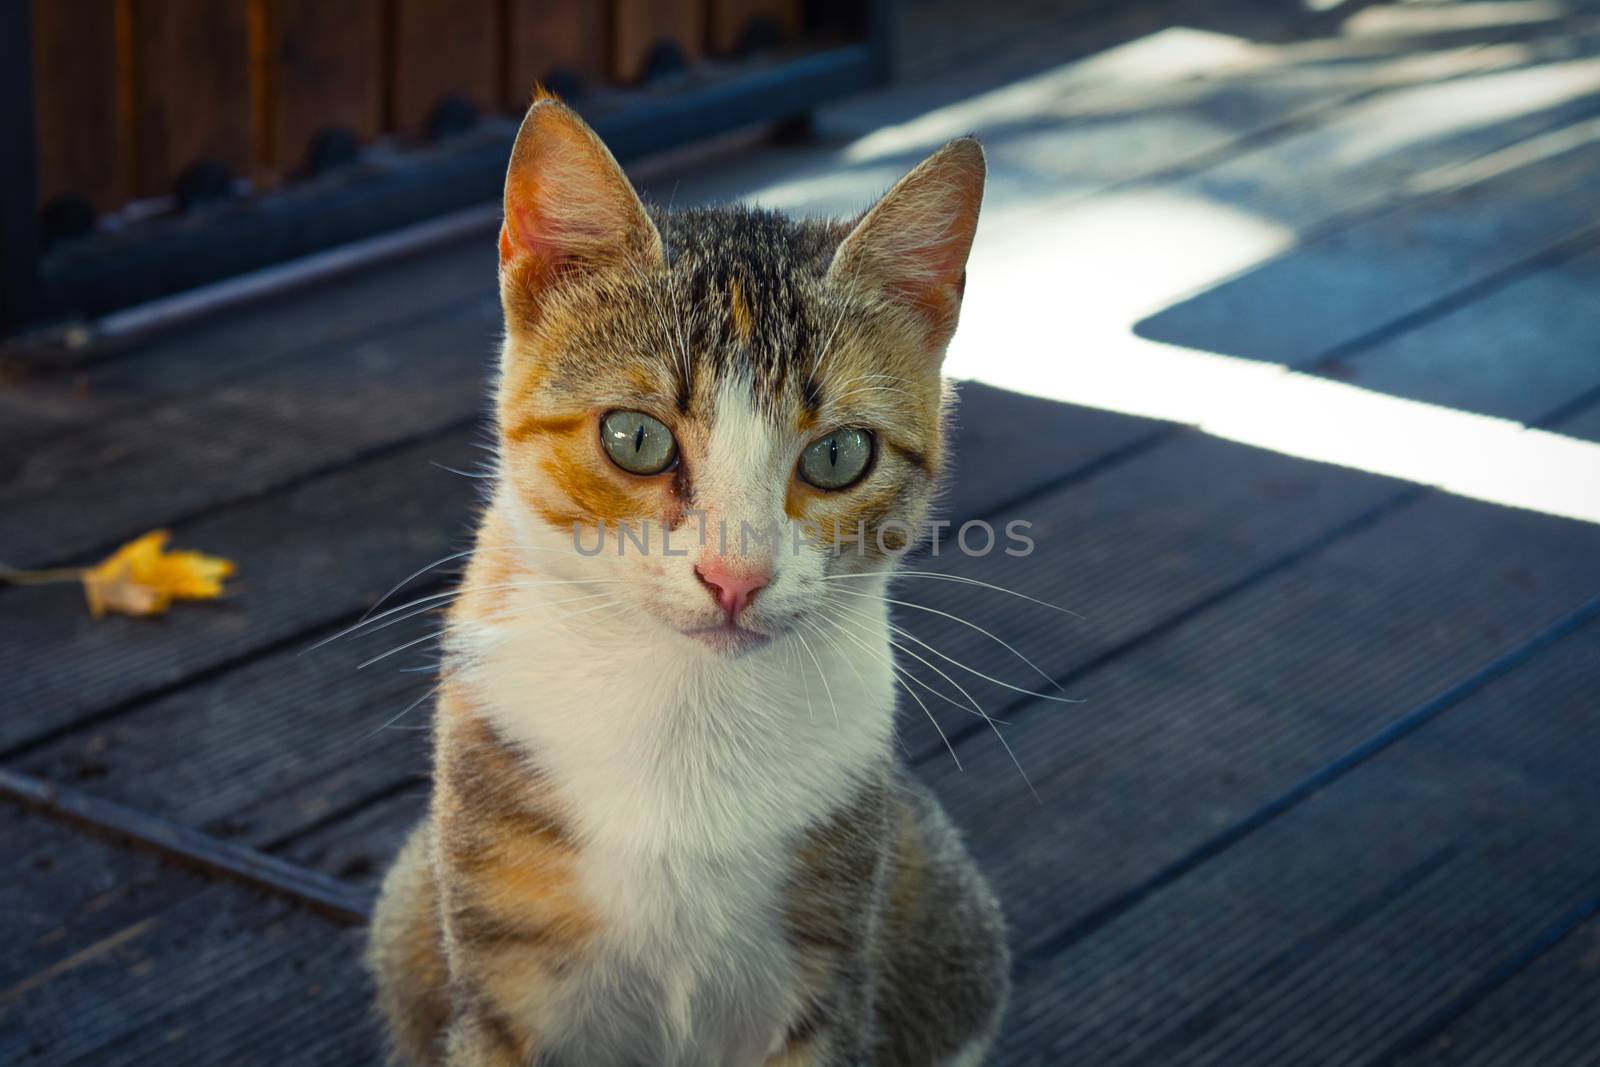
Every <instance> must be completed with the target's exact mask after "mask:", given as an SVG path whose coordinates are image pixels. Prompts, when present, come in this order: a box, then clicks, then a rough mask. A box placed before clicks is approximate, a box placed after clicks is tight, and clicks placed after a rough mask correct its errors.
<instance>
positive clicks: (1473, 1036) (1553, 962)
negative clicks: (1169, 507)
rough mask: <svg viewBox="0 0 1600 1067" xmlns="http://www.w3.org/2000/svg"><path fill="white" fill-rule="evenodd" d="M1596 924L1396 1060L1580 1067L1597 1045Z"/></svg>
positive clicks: (1409, 1064) (1463, 1066)
mask: <svg viewBox="0 0 1600 1067" xmlns="http://www.w3.org/2000/svg"><path fill="white" fill-rule="evenodd" d="M1597 960H1600V919H1593V918H1592V919H1589V920H1588V921H1587V922H1585V923H1583V924H1582V925H1581V926H1579V927H1578V928H1577V929H1575V930H1573V931H1572V932H1571V933H1569V934H1568V935H1566V936H1565V937H1563V938H1562V939H1561V940H1560V941H1559V942H1557V943H1556V944H1555V945H1554V946H1553V947H1551V948H1550V949H1549V950H1548V951H1547V952H1545V953H1543V954H1541V955H1540V956H1539V957H1538V958H1537V959H1535V960H1534V961H1533V962H1532V963H1531V964H1530V965H1529V966H1528V967H1527V969H1526V970H1525V971H1522V972H1520V973H1518V974H1516V975H1514V976H1512V977H1511V978H1510V980H1509V981H1508V982H1506V983H1505V985H1504V986H1503V987H1501V988H1498V989H1495V990H1494V991H1493V992H1492V993H1490V994H1489V995H1488V996H1486V997H1485V998H1483V1000H1482V1001H1481V1002H1479V1003H1477V1004H1474V1005H1472V1006H1471V1007H1470V1008H1469V1009H1468V1010H1467V1011H1466V1012H1465V1013H1464V1014H1463V1015H1461V1016H1460V1017H1459V1018H1457V1019H1453V1020H1451V1021H1450V1023H1449V1024H1448V1025H1446V1026H1445V1027H1444V1028H1443V1029H1442V1030H1441V1031H1439V1032H1438V1033H1437V1034H1433V1035H1431V1036H1429V1037H1428V1038H1427V1039H1426V1040H1425V1041H1424V1042H1423V1043H1422V1044H1421V1045H1420V1046H1419V1047H1418V1048H1417V1049H1415V1050H1414V1051H1413V1052H1411V1053H1410V1054H1408V1055H1406V1056H1404V1057H1403V1058H1402V1059H1400V1060H1398V1061H1397V1062H1398V1063H1399V1064H1401V1065H1403V1067H1423V1065H1427V1067H1445V1065H1447V1064H1448V1065H1450V1067H1521V1065H1523V1064H1534V1063H1537V1064H1541V1065H1548V1067H1583V1064H1584V1063H1585V1061H1586V1060H1588V1059H1591V1058H1592V1057H1593V1054H1594V1049H1595V1047H1596V1044H1597V1043H1600V1020H1597V1019H1596V1018H1595V1014H1594V1005H1595V1003H1596V999H1597V998H1600V967H1597V966H1596V965H1595V964H1596V961H1597Z"/></svg>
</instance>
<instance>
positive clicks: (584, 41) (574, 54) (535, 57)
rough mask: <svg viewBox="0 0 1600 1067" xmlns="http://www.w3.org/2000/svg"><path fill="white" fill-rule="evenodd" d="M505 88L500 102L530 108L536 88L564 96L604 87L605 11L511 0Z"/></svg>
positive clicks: (588, 4) (578, 0) (588, 0)
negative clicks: (602, 84)
mask: <svg viewBox="0 0 1600 1067" xmlns="http://www.w3.org/2000/svg"><path fill="white" fill-rule="evenodd" d="M507 17H508V23H509V24H508V25H507V27H506V50H507V59H506V84H505V86H504V87H503V89H502V90H501V95H500V103H501V105H502V106H503V107H505V108H508V109H510V110H511V111H514V112H521V111H522V109H524V108H526V107H527V106H528V103H529V101H530V100H531V99H532V96H533V89H534V86H535V85H538V84H544V85H547V86H549V87H551V88H553V89H556V90H559V91H561V92H570V91H571V90H572V89H573V88H574V87H575V88H577V89H579V90H580V91H582V90H587V89H592V88H595V87H597V86H598V85H599V83H600V81H601V79H602V78H604V77H605V74H606V8H605V5H604V4H599V3H594V2H592V0H508V4H507Z"/></svg>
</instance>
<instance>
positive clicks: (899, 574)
mask: <svg viewBox="0 0 1600 1067" xmlns="http://www.w3.org/2000/svg"><path fill="white" fill-rule="evenodd" d="M880 574H886V575H888V576H889V577H891V578H926V579H928V580H930V581H940V582H959V583H961V584H962V585H976V586H980V587H982V588H984V589H990V590H993V591H994V592H996V593H1004V594H1005V595H1006V596H1014V597H1017V598H1018V599H1020V600H1026V601H1027V602H1028V603H1030V604H1037V605H1039V606H1040V607H1041V608H1049V609H1050V610H1051V611H1059V612H1061V614H1063V615H1070V616H1072V617H1073V618H1074V619H1077V620H1078V621H1080V622H1082V621H1085V620H1084V617H1083V616H1082V615H1079V614H1078V613H1077V612H1076V611H1072V610H1071V609H1069V608H1064V607H1061V606H1060V605H1059V604H1052V603H1050V602H1049V601H1048V600H1040V599H1038V598H1037V597H1031V596H1029V595H1028V594H1027V593H1019V592H1017V591H1016V590H1015V589H1007V588H1006V587H1005V586H1003V585H995V584H994V583H993V582H985V581H980V580H979V579H977V578H968V577H966V576H965V575H961V574H941V573H940V572H939V571H901V570H886V571H862V572H861V573H859V574H824V575H823V576H822V580H823V581H825V582H831V581H834V580H836V579H841V578H871V577H874V576H876V575H880Z"/></svg>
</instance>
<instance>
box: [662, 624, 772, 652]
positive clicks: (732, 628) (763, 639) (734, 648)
mask: <svg viewBox="0 0 1600 1067" xmlns="http://www.w3.org/2000/svg"><path fill="white" fill-rule="evenodd" d="M679 633H681V634H683V635H684V636H685V637H692V638H694V639H695V640H696V641H699V642H700V643H701V644H703V645H705V646H706V647H707V648H709V649H711V650H712V651H713V652H718V653H721V654H722V655H724V656H742V655H744V654H745V653H746V652H753V651H754V650H756V649H758V648H760V647H761V646H762V645H765V644H766V643H767V642H769V641H771V640H772V635H771V634H763V633H757V632H756V631H754V630H747V629H745V628H744V627H743V626H740V625H739V624H738V623H735V622H724V623H721V624H719V625H717V626H696V627H693V628H691V629H688V630H680V631H679Z"/></svg>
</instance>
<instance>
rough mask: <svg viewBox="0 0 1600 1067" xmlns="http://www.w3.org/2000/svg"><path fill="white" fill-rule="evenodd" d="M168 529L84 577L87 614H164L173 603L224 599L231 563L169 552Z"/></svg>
mask: <svg viewBox="0 0 1600 1067" xmlns="http://www.w3.org/2000/svg"><path fill="white" fill-rule="evenodd" d="M169 536H171V535H170V534H168V533H167V531H166V530H152V531H151V532H150V533H147V534H145V535H144V536H143V537H140V538H138V539H136V540H133V541H129V542H128V543H127V544H125V545H123V546H122V547H121V548H119V549H117V550H116V551H115V552H113V553H112V554H111V555H110V556H109V557H108V558H106V559H105V560H104V561H103V562H101V563H98V564H96V565H95V566H93V567H90V568H89V569H88V570H86V571H84V572H83V591H84V595H85V596H87V597H88V599H89V611H90V613H91V614H93V615H94V617H95V618H97V619H98V618H100V617H101V616H102V615H104V614H105V613H106V612H108V611H115V612H119V613H121V614H123V615H160V614H161V613H162V612H164V611H166V610H167V608H168V607H169V606H170V605H171V604H172V602H173V601H174V600H210V599H213V598H215V597H219V596H221V595H222V581H223V579H224V578H227V577H228V576H229V575H231V574H232V573H233V572H234V566H233V564H232V563H231V562H230V561H228V560H225V559H219V558H218V557H216V556H207V555H202V554H201V553H199V552H167V551H165V549H166V545H167V538H168V537H169Z"/></svg>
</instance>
